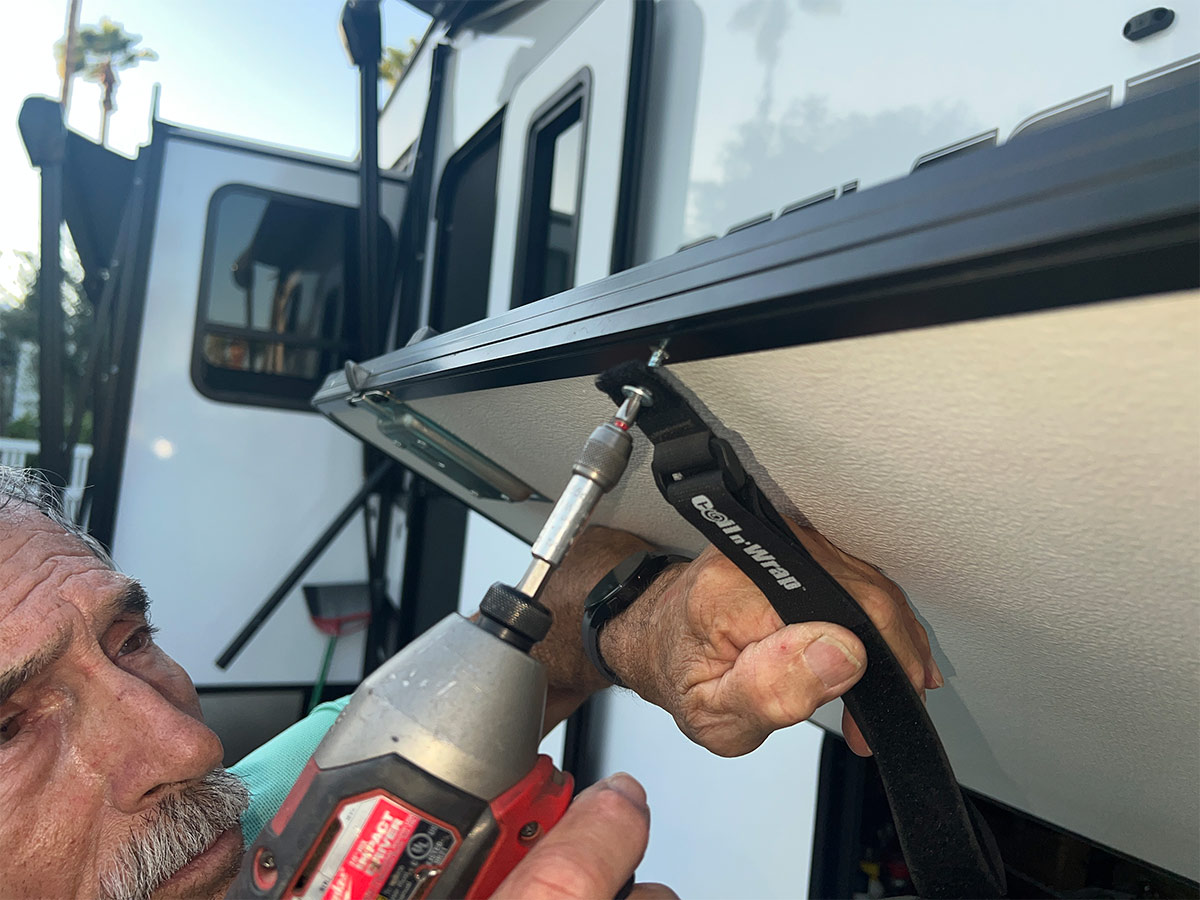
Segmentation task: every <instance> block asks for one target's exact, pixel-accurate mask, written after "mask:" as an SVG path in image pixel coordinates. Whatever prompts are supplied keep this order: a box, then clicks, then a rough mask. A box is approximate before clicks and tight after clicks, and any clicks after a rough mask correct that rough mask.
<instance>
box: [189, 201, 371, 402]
mask: <svg viewBox="0 0 1200 900" xmlns="http://www.w3.org/2000/svg"><path fill="white" fill-rule="evenodd" d="M356 216H357V211H356V210H355V209H353V208H352V207H346V206H338V205H335V204H331V203H322V202H318V201H314V200H307V199H302V198H298V197H289V196H286V195H282V194H275V193H271V192H268V191H263V190H259V189H256V188H250V187H242V186H227V187H224V188H222V189H220V190H219V191H217V193H216V194H214V196H213V199H212V203H211V204H210V206H209V217H208V231H207V234H206V235H205V247H204V269H203V274H202V276H201V284H200V303H199V310H198V316H197V327H196V338H195V346H194V348H193V356H192V377H193V381H194V382H195V384H196V386H197V388H199V390H200V391H201V393H203V394H206V395H208V396H211V397H214V398H215V399H220V400H230V401H234V402H245V403H258V404H263V405H269V406H288V407H293V408H301V409H307V408H308V401H309V398H311V396H312V394H313V392H314V391H315V390H316V389H317V387H318V386H319V385H320V382H321V380H322V378H323V377H324V376H325V375H326V374H327V373H328V372H330V371H332V370H333V369H336V368H337V367H338V366H340V365H341V364H342V362H343V361H344V360H345V359H347V358H348V357H349V356H351V355H352V350H353V343H354V342H353V336H354V335H356V333H357V331H356V329H357V328H358V319H357V316H356V315H354V311H353V308H352V304H350V303H348V302H347V296H348V295H349V296H353V289H354V287H355V285H354V284H348V278H349V279H353V276H354V273H355V270H354V260H355V259H356V255H355V240H356V237H357V230H358V229H357V219H356ZM382 230H383V231H384V232H385V233H388V234H389V235H390V232H388V230H387V228H386V226H385V227H384V228H383V229H382ZM385 258H386V256H385ZM348 260H349V261H350V265H349V266H347V261H348Z"/></svg>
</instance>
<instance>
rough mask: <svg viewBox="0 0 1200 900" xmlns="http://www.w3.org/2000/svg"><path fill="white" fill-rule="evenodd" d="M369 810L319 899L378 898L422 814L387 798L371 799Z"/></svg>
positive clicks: (354, 899)
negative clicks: (356, 835)
mask: <svg viewBox="0 0 1200 900" xmlns="http://www.w3.org/2000/svg"><path fill="white" fill-rule="evenodd" d="M372 802H373V803H374V808H373V809H371V811H370V813H369V815H368V816H367V821H366V822H365V823H364V825H363V827H362V830H361V831H359V832H358V837H357V838H355V840H354V842H353V843H352V844H351V845H350V848H349V850H348V852H347V853H346V855H345V856H344V857H343V859H342V862H341V864H340V865H339V866H338V868H337V871H336V872H335V873H334V874H333V878H332V880H331V881H330V882H329V887H328V889H327V890H326V891H325V894H324V895H323V898H322V900H357V898H362V897H377V896H379V894H380V893H382V891H383V886H384V883H385V882H386V881H387V879H388V876H389V875H391V873H392V870H393V869H395V868H396V865H397V863H398V862H399V860H400V857H401V855H402V854H403V853H404V850H405V846H406V845H407V844H408V839H409V838H410V837H412V834H413V832H414V831H416V829H417V826H418V825H420V824H421V817H420V816H419V815H417V814H416V813H414V812H412V811H411V810H408V809H405V808H404V807H403V806H400V805H399V804H398V803H395V802H393V801H392V800H389V799H388V798H387V797H374V798H372Z"/></svg>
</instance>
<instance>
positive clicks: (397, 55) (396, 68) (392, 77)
mask: <svg viewBox="0 0 1200 900" xmlns="http://www.w3.org/2000/svg"><path fill="white" fill-rule="evenodd" d="M416 52H417V40H416V38H409V39H408V49H407V50H401V49H400V48H399V47H388V48H387V49H385V50H384V51H383V59H381V60H380V61H379V78H380V80H381V81H385V82H387V84H388V86H389V87H395V86H396V82H397V81H399V80H400V76H401V75H403V74H404V70H405V69H406V68H408V63H409V61H410V60H411V59H412V58H413V54H414V53H416Z"/></svg>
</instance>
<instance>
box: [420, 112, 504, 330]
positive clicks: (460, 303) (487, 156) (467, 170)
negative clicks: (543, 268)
mask: <svg viewBox="0 0 1200 900" xmlns="http://www.w3.org/2000/svg"><path fill="white" fill-rule="evenodd" d="M500 132H501V119H500V118H499V117H496V118H493V119H492V120H491V121H490V122H488V124H487V125H485V126H483V128H481V129H480V130H479V131H478V132H477V133H476V134H475V136H474V137H472V138H471V140H470V141H468V142H467V143H466V144H465V145H463V147H462V149H461V150H459V151H458V152H457V153H456V154H455V155H454V156H453V157H452V158H451V159H450V161H449V162H448V163H446V168H445V170H444V173H443V175H442V181H441V187H440V188H439V189H438V205H437V210H438V213H437V215H438V238H437V254H436V256H435V263H434V270H433V271H434V274H433V302H432V306H431V308H430V316H429V319H430V324H431V325H432V326H433V327H434V328H436V329H437V330H438V331H442V332H445V331H449V330H451V329H452V328H459V327H461V326H463V325H468V324H470V323H471V322H475V321H477V320H479V319H482V318H483V317H484V316H486V315H487V302H488V286H489V284H490V283H491V277H492V236H493V234H494V233H495V230H496V173H497V168H498V166H499V163H500Z"/></svg>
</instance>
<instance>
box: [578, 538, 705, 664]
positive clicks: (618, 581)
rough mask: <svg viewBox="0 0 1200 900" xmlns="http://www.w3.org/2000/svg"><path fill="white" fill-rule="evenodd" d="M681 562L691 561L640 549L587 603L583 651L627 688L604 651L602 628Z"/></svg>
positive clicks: (614, 568) (602, 583)
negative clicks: (603, 653) (601, 638)
mask: <svg viewBox="0 0 1200 900" xmlns="http://www.w3.org/2000/svg"><path fill="white" fill-rule="evenodd" d="M679 562H690V560H689V559H688V558H687V557H686V556H676V555H674V554H670V553H651V552H650V551H648V550H639V551H638V552H637V553H634V554H633V555H632V556H627V557H626V558H625V559H623V560H621V562H619V563H618V564H617V565H616V566H615V567H613V569H612V571H610V572H609V573H608V574H607V575H605V576H604V577H603V578H601V579H600V581H599V582H598V583H597V584H596V586H595V587H594V588H592V590H591V592H590V593H589V594H588V596H587V600H586V601H585V602H584V604H583V627H582V638H583V652H584V653H586V654H587V657H588V659H589V660H591V662H592V665H594V666H595V667H596V668H597V669H598V670H599V671H600V673H601V674H602V675H604V677H605V678H607V679H608V680H609V681H611V682H612V683H613V684H615V685H619V686H621V687H624V683H623V682H622V681H621V679H620V677H619V676H618V675H617V673H616V672H614V671H613V670H612V669H610V668H609V666H608V663H606V662H605V661H604V657H603V656H602V655H601V654H600V629H601V628H603V627H604V626H605V624H606V623H607V622H608V621H609V620H610V619H612V618H613V617H614V616H618V615H620V614H621V613H623V612H624V611H625V610H626V609H628V608H629V607H630V605H631V604H632V603H633V602H634V601H635V600H637V598H638V597H640V596H642V594H643V593H645V591H646V588H648V587H650V585H651V584H653V583H654V579H656V578H657V577H658V576H659V575H661V574H662V572H663V570H664V569H666V568H667V566H671V565H674V564H675V563H679Z"/></svg>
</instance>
